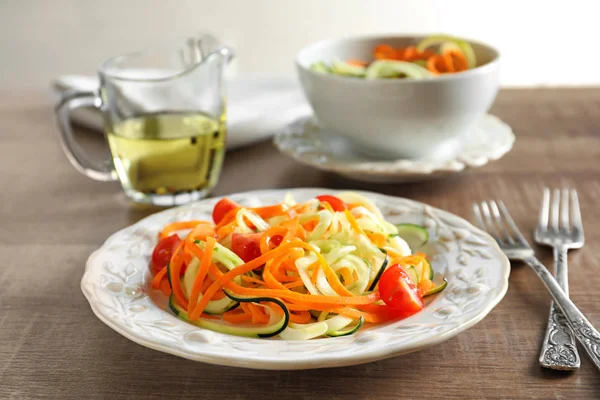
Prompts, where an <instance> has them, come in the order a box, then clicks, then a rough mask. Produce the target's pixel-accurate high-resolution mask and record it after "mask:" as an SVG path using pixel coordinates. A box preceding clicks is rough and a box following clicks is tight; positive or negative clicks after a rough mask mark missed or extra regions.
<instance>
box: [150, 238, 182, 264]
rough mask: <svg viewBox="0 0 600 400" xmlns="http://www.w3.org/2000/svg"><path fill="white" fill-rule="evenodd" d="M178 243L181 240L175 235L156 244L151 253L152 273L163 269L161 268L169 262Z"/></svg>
mask: <svg viewBox="0 0 600 400" xmlns="http://www.w3.org/2000/svg"><path fill="white" fill-rule="evenodd" d="M179 242H181V239H179V236H177V235H176V234H173V235H171V236H168V237H166V238H164V239H163V240H161V241H160V242H158V244H157V245H156V247H155V248H154V251H153V252H152V269H153V271H154V273H157V272H158V271H160V270H161V269H163V267H164V266H165V265H167V264H168V263H169V261H171V257H172V256H173V252H174V251H175V249H176V248H177V245H179Z"/></svg>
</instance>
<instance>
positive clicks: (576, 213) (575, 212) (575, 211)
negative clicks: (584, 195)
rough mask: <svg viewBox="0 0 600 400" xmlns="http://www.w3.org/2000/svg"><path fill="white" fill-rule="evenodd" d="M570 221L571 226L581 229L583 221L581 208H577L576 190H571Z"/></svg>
mask: <svg viewBox="0 0 600 400" xmlns="http://www.w3.org/2000/svg"><path fill="white" fill-rule="evenodd" d="M571 223H572V224H573V228H574V229H575V228H577V229H580V230H581V231H583V223H582V222H581V210H580V209H579V198H578V197H577V191H576V190H575V189H572V190H571Z"/></svg>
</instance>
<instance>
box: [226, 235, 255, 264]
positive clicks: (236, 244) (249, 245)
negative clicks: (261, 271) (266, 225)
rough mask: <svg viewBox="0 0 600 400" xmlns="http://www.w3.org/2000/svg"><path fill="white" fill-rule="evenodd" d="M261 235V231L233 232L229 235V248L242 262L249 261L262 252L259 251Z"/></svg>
mask: <svg viewBox="0 0 600 400" xmlns="http://www.w3.org/2000/svg"><path fill="white" fill-rule="evenodd" d="M261 236H262V233H234V234H233V235H231V250H232V251H233V252H234V253H235V254H237V255H238V256H240V258H241V259H242V260H244V262H250V261H252V260H254V259H255V258H257V257H259V256H260V255H261V254H262V253H261V252H260V237H261Z"/></svg>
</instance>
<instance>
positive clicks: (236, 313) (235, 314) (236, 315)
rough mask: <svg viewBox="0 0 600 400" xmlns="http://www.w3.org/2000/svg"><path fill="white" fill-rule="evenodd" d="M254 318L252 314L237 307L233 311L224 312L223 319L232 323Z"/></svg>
mask: <svg viewBox="0 0 600 400" xmlns="http://www.w3.org/2000/svg"><path fill="white" fill-rule="evenodd" d="M251 319H252V314H250V313H247V312H245V311H244V310H241V311H240V309H235V310H232V311H226V312H224V313H223V320H224V321H225V322H229V323H230V324H239V323H240V322H248V321H250V320H251Z"/></svg>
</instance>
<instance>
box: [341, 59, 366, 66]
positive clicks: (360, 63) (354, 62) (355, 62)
mask: <svg viewBox="0 0 600 400" xmlns="http://www.w3.org/2000/svg"><path fill="white" fill-rule="evenodd" d="M346 64H350V65H355V66H357V67H366V66H367V65H369V63H368V62H366V61H363V60H348V61H346Z"/></svg>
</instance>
